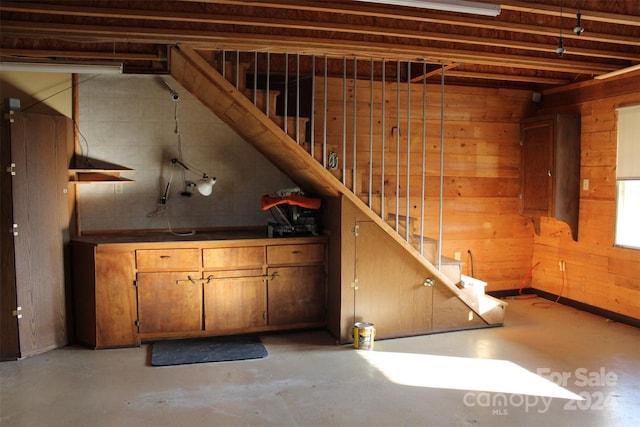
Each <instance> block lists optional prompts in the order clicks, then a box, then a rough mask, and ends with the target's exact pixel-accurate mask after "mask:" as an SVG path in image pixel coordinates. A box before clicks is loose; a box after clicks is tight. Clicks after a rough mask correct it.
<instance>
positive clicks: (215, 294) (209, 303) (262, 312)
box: [204, 270, 267, 332]
mask: <svg viewBox="0 0 640 427" xmlns="http://www.w3.org/2000/svg"><path fill="white" fill-rule="evenodd" d="M221 273H222V272H218V274H221ZM239 273H242V270H240V271H239ZM222 274H223V273H222ZM209 275H210V273H206V272H205V273H204V276H205V277H208V276H209ZM266 324H267V285H266V283H265V281H264V279H263V278H262V277H246V276H245V277H226V278H215V279H213V280H212V281H211V282H209V283H205V284H204V329H205V330H206V331H218V332H222V331H230V330H238V331H239V330H242V329H251V328H257V327H261V326H265V325H266Z"/></svg>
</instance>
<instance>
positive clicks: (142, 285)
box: [138, 271, 202, 334]
mask: <svg viewBox="0 0 640 427" xmlns="http://www.w3.org/2000/svg"><path fill="white" fill-rule="evenodd" d="M194 279H198V280H194ZM199 279H200V273H199V272H197V271H189V272H163V273H138V324H139V332H140V334H155V333H162V332H170V333H173V332H175V333H188V332H197V331H200V330H202V283H201V282H200V280H199Z"/></svg>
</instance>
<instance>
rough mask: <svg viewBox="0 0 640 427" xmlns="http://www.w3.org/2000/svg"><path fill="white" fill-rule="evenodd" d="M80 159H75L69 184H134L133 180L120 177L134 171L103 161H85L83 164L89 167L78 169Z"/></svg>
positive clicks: (70, 170) (70, 171)
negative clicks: (124, 173)
mask: <svg viewBox="0 0 640 427" xmlns="http://www.w3.org/2000/svg"><path fill="white" fill-rule="evenodd" d="M78 163H79V159H74V160H73V161H72V165H74V166H75V167H70V168H69V182H72V183H75V184H113V183H116V182H117V183H125V182H133V180H132V179H129V178H123V177H121V176H120V174H121V173H123V172H132V171H133V169H129V168H125V167H124V166H120V165H116V164H113V163H108V162H105V161H103V160H96V159H84V161H83V163H84V164H86V165H87V166H88V167H78Z"/></svg>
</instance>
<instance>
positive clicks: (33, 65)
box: [0, 61, 122, 74]
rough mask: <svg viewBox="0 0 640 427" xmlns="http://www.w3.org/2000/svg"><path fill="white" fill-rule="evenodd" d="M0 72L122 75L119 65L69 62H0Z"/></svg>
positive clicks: (120, 65)
mask: <svg viewBox="0 0 640 427" xmlns="http://www.w3.org/2000/svg"><path fill="white" fill-rule="evenodd" d="M0 71H34V72H38V73H78V74H122V64H121V63H116V62H114V63H95V62H94V63H90V62H87V63H78V62H75V63H71V62H12V61H2V62H0Z"/></svg>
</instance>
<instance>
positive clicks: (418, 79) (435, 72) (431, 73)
mask: <svg viewBox="0 0 640 427" xmlns="http://www.w3.org/2000/svg"><path fill="white" fill-rule="evenodd" d="M460 65H462V64H449V65H446V66H444V67H441V68H438V69H437V70H433V71H429V72H428V73H426V74H423V75H421V76H418V77H414V78H412V79H411V83H418V82H421V81H423V80H424V79H428V78H429V77H433V76H437V75H439V74H441V73H442V71H443V70H444V72H445V73H446V72H447V71H449V70H451V69H453V68H456V67H458V66H460Z"/></svg>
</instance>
